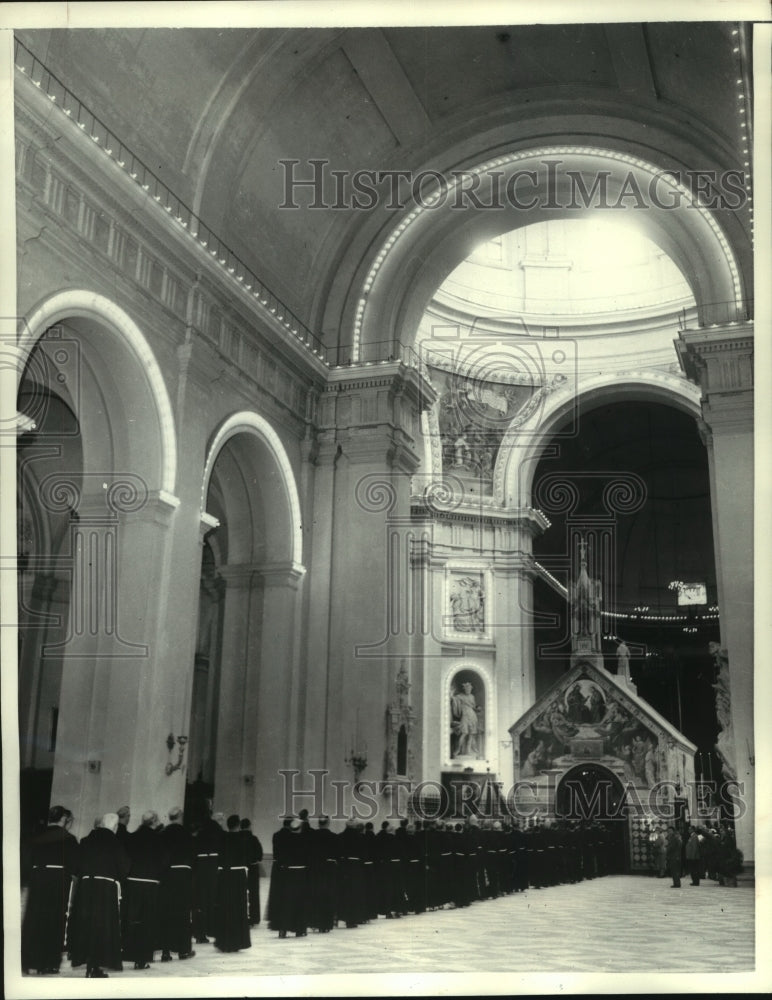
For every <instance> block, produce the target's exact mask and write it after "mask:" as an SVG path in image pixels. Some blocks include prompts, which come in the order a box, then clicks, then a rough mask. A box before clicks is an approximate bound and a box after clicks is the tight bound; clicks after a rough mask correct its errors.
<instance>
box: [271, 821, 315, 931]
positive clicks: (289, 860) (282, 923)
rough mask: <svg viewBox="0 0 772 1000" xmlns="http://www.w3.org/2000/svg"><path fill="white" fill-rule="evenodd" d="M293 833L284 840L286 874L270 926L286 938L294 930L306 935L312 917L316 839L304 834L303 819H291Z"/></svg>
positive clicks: (274, 902) (275, 899)
mask: <svg viewBox="0 0 772 1000" xmlns="http://www.w3.org/2000/svg"><path fill="white" fill-rule="evenodd" d="M287 829H288V831H289V836H286V837H285V838H283V840H282V841H281V842H280V847H281V864H282V868H283V874H282V877H281V881H280V888H279V891H278V892H274V893H272V895H271V912H270V921H271V923H270V926H271V930H275V931H278V932H279V937H280V938H286V936H287V934H288V933H289V932H290V931H291V932H292V933H294V934H295V935H296V937H305V936H306V934H307V932H308V927H309V925H310V917H311V896H310V892H309V886H310V866H311V844H312V841H313V838H312V837H311V836H309V835H308V834H307V833H305V834H304V833H303V832H302V830H303V823H302V821H301V820H300V819H293V820H291V821H290V824H289V827H287Z"/></svg>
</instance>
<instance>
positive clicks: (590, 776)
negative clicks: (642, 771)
mask: <svg viewBox="0 0 772 1000" xmlns="http://www.w3.org/2000/svg"><path fill="white" fill-rule="evenodd" d="M626 806H627V803H626V795H625V790H624V788H623V786H622V782H621V781H620V780H619V778H618V777H617V776H616V775H615V774H614V773H613V772H612V771H610V770H609V769H608V768H607V767H604V766H603V765H602V764H595V763H590V762H588V763H586V764H578V765H577V766H576V767H572V768H571V770H569V771H567V772H566V774H564V775H563V777H562V779H561V781H560V784H559V785H558V787H557V791H556V794H555V812H556V814H557V816H558V817H559V818H560V819H563V820H567V821H569V822H578V823H581V824H582V825H583V826H585V827H586V828H587V829H588V830H590V831H594V836H595V838H596V840H597V842H598V843H599V844H600V845H601V846H600V851H601V853H602V858H601V859H600V863H602V865H603V868H604V871H605V872H606V874H609V875H613V874H619V873H622V872H627V871H629V868H630V862H629V840H630V838H629V831H628V819H627V807H626Z"/></svg>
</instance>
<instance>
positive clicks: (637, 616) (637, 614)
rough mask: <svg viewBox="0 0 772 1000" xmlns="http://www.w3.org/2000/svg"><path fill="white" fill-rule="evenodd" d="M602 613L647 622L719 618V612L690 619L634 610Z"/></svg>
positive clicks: (609, 616)
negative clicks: (648, 613) (647, 613)
mask: <svg viewBox="0 0 772 1000" xmlns="http://www.w3.org/2000/svg"><path fill="white" fill-rule="evenodd" d="M601 614H602V615H605V616H606V618H626V619H629V620H640V621H646V622H686V621H690V620H696V621H703V622H704V621H712V620H714V619H716V618H718V615H717V614H705V615H695V616H694V618H693V619H690V616H689V615H646V614H642V613H640V612H639V611H634V612H633V613H628V612H624V611H601Z"/></svg>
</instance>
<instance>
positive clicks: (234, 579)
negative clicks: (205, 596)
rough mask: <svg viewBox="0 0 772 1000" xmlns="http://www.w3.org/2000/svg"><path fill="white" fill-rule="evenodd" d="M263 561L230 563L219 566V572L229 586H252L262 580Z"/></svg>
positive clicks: (236, 587) (237, 587)
mask: <svg viewBox="0 0 772 1000" xmlns="http://www.w3.org/2000/svg"><path fill="white" fill-rule="evenodd" d="M261 565H262V564H261V563H229V564H228V565H227V566H218V567H217V572H218V573H219V574H220V576H221V577H222V579H223V580H224V581H225V585H226V587H228V588H233V589H237V590H238V589H241V588H246V587H251V586H252V585H253V584H254V583H256V582H259V581H261V572H260V571H261Z"/></svg>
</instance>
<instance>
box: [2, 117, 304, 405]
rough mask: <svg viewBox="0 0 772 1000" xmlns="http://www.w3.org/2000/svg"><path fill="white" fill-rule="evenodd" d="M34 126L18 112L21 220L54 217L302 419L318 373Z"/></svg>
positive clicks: (35, 226) (38, 222)
mask: <svg viewBox="0 0 772 1000" xmlns="http://www.w3.org/2000/svg"><path fill="white" fill-rule="evenodd" d="M36 132H39V127H37V126H36V125H35V124H34V122H32V121H31V120H29V119H27V117H26V116H25V115H24V114H23V113H22V112H21V111H20V112H19V113H18V114H17V141H16V152H17V156H16V167H17V186H18V190H19V194H20V197H19V198H18V201H17V211H18V213H19V216H20V218H23V217H24V216H25V215H26V216H27V217H28V218H29V219H30V225H29V228H30V229H31V230H39V229H40V228H41V226H42V225H45V216H46V215H48V214H49V213H50V214H52V215H53V216H55V217H56V219H57V221H58V222H59V223H60V225H61V227H62V232H63V234H66V236H67V237H70V238H73V239H74V240H76V241H77V242H78V244H81V245H82V244H86V245H87V246H88V248H89V250H90V251H91V254H92V255H93V257H94V258H96V259H98V260H100V261H101V262H103V263H106V264H108V265H109V266H110V267H111V268H113V269H114V270H115V271H117V272H118V273H120V274H121V275H122V276H123V277H124V278H125V279H126V281H127V282H129V283H130V284H131V285H133V286H134V287H135V288H137V289H138V290H141V291H142V292H143V293H144V295H146V296H149V298H150V299H151V300H152V301H153V302H154V303H155V304H156V305H158V306H161V307H162V308H163V309H164V311H165V312H166V313H167V314H169V315H170V318H171V317H173V318H174V320H176V321H177V322H178V323H179V324H180V325H181V324H183V323H184V324H185V325H186V326H187V327H189V328H190V329H191V330H192V331H193V333H194V334H195V335H197V336H199V337H201V338H202V339H203V340H205V341H206V342H207V343H208V344H209V345H210V347H212V348H213V349H214V350H216V351H217V353H218V354H219V355H221V356H222V357H223V358H224V359H225V360H226V361H227V362H228V364H229V365H230V366H231V368H232V370H233V373H234V374H236V373H238V374H239V375H240V376H242V377H246V378H247V379H248V380H249V381H250V382H251V383H253V384H254V385H256V386H257V387H258V388H259V389H260V390H261V391H263V392H265V393H266V394H268V395H269V396H270V397H272V399H273V401H274V402H275V403H276V404H279V405H280V406H281V407H282V408H284V409H289V410H290V411H291V412H292V413H293V414H294V416H295V417H296V418H297V419H298V420H299V421H302V422H303V423H305V422H306V419H307V413H308V408H309V407H308V401H307V398H306V397H307V395H308V393H309V390H310V388H311V386H312V385H313V382H314V380H316V381H319V382H321V380H322V379H323V377H324V376H323V374H317V375H312V374H311V373H310V372H309V373H306V375H305V377H299V376H298V374H296V373H295V372H293V371H290V370H288V369H287V367H286V362H285V361H284V359H283V358H281V357H280V356H279V355H278V354H276V352H275V349H274V348H273V347H272V346H270V345H269V343H268V342H267V341H263V340H262V339H261V338H260V335H259V333H258V331H257V330H256V328H255V327H254V326H252V325H251V324H249V322H248V321H246V320H245V319H243V318H242V317H241V316H240V315H239V313H238V312H237V311H236V309H235V308H234V305H233V301H234V300H233V299H230V300H229V301H226V300H225V298H224V297H223V296H222V293H221V292H220V291H219V290H218V289H217V288H216V285H215V283H214V282H213V281H210V280H208V279H207V278H202V275H201V272H200V271H199V272H197V273H196V272H193V271H192V270H191V268H195V267H197V266H198V262H196V261H194V260H193V259H192V257H191V259H187V260H185V259H183V258H181V257H179V256H178V255H175V254H174V253H173V252H172V251H171V246H170V245H168V244H165V243H163V241H162V240H159V239H158V238H156V237H153V236H151V235H150V234H149V233H148V232H147V231H145V230H144V228H142V227H140V226H139V225H138V224H136V221H135V218H134V217H132V216H131V215H130V214H129V213H127V212H126V211H125V210H124V209H122V208H120V207H119V206H116V207H115V209H114V211H111V210H110V209H108V207H107V206H106V205H105V204H104V203H100V202H99V200H98V198H97V197H96V195H95V194H94V191H95V187H94V184H93V182H92V183H89V182H88V178H87V177H86V176H85V175H83V174H82V173H81V171H80V170H79V168H78V167H77V166H76V164H74V163H70V162H69V161H67V160H66V159H65V158H64V157H63V155H62V149H61V148H57V149H56V157H54V156H53V155H52V153H51V152H50V151H49V148H48V147H47V146H41V147H37V146H36V145H35V140H34V139H33V135H34V134H35V133H36ZM41 216H42V217H41ZM173 328H174V324H172V325H171V329H173ZM168 333H169V329H168V328H167V331H166V335H167V336H168ZM309 375H310V377H309Z"/></svg>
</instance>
